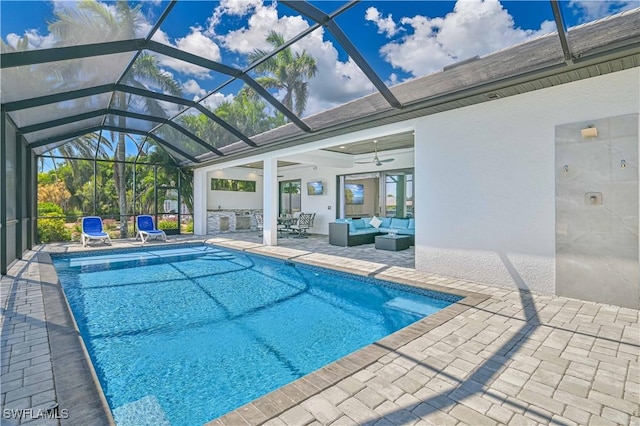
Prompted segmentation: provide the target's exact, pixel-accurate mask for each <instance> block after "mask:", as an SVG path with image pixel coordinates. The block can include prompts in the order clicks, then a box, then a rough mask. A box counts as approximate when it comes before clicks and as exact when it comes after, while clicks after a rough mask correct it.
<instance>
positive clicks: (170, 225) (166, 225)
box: [158, 220, 178, 231]
mask: <svg viewBox="0 0 640 426" xmlns="http://www.w3.org/2000/svg"><path fill="white" fill-rule="evenodd" d="M158 229H162V230H163V231H166V230H168V229H178V222H176V221H175V220H161V221H160V222H159V223H158Z"/></svg>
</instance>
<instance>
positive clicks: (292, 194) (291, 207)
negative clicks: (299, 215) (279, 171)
mask: <svg viewBox="0 0 640 426" xmlns="http://www.w3.org/2000/svg"><path fill="white" fill-rule="evenodd" d="M301 205H302V181H300V180H287V181H282V182H280V214H281V215H283V214H293V213H296V212H299V211H302V207H301Z"/></svg>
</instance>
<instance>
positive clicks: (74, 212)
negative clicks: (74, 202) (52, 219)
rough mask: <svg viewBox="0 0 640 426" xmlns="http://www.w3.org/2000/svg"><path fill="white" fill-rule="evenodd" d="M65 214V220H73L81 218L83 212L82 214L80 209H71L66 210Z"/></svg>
mask: <svg viewBox="0 0 640 426" xmlns="http://www.w3.org/2000/svg"><path fill="white" fill-rule="evenodd" d="M65 216H66V217H67V222H75V221H76V220H80V219H82V216H84V214H82V210H78V209H71V210H67V212H66V214H65Z"/></svg>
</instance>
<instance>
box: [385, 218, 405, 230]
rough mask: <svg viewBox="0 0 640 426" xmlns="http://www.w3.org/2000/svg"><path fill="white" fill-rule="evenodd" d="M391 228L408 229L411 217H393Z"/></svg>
mask: <svg viewBox="0 0 640 426" xmlns="http://www.w3.org/2000/svg"><path fill="white" fill-rule="evenodd" d="M390 228H399V229H407V228H409V219H398V218H397V217H394V218H392V219H391V226H390Z"/></svg>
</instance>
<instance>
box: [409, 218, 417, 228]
mask: <svg viewBox="0 0 640 426" xmlns="http://www.w3.org/2000/svg"><path fill="white" fill-rule="evenodd" d="M409 229H416V220H415V219H409Z"/></svg>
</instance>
